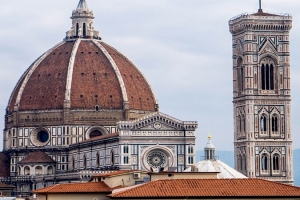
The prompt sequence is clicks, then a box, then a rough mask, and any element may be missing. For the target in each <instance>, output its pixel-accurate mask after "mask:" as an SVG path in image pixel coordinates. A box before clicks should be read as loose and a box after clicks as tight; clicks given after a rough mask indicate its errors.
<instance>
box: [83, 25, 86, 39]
mask: <svg viewBox="0 0 300 200" xmlns="http://www.w3.org/2000/svg"><path fill="white" fill-rule="evenodd" d="M83 37H86V24H85V23H83Z"/></svg>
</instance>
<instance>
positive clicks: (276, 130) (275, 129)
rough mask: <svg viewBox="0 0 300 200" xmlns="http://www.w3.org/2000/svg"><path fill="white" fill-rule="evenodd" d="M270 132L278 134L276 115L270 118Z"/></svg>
mask: <svg viewBox="0 0 300 200" xmlns="http://www.w3.org/2000/svg"><path fill="white" fill-rule="evenodd" d="M272 132H278V117H277V116H276V115H274V116H273V117H272Z"/></svg>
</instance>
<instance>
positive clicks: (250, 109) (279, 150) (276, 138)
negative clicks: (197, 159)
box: [229, 1, 294, 184]
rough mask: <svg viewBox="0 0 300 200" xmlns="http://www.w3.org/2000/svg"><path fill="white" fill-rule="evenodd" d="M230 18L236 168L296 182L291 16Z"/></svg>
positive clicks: (263, 14) (240, 170)
mask: <svg viewBox="0 0 300 200" xmlns="http://www.w3.org/2000/svg"><path fill="white" fill-rule="evenodd" d="M259 5H260V7H259V9H258V12H257V13H254V14H241V15H239V16H237V17H234V18H232V19H231V20H230V21H229V28H230V32H231V34H232V50H233V57H232V58H233V68H232V69H233V107H234V108H233V109H234V112H233V113H234V153H235V168H236V169H237V170H238V171H239V172H241V173H243V174H244V175H246V176H248V177H251V178H263V179H267V180H271V181H277V182H281V183H287V184H293V183H294V180H293V161H292V130H291V85H290V36H289V32H290V30H291V28H292V16H291V15H289V14H285V15H276V14H270V13H265V12H263V10H262V8H261V1H260V3H259Z"/></svg>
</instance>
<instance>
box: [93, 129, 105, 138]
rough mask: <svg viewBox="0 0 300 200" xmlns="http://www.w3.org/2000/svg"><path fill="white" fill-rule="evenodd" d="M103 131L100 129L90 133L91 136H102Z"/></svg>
mask: <svg viewBox="0 0 300 200" xmlns="http://www.w3.org/2000/svg"><path fill="white" fill-rule="evenodd" d="M101 135H102V133H101V132H100V131H98V130H94V131H93V132H91V133H90V138H94V137H98V136H101Z"/></svg>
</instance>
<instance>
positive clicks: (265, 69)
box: [260, 59, 275, 90]
mask: <svg viewBox="0 0 300 200" xmlns="http://www.w3.org/2000/svg"><path fill="white" fill-rule="evenodd" d="M260 70H261V72H260V73H261V74H260V75H261V89H262V90H274V78H275V76H274V63H273V61H272V60H270V59H264V60H263V62H262V63H261V67H260Z"/></svg>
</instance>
